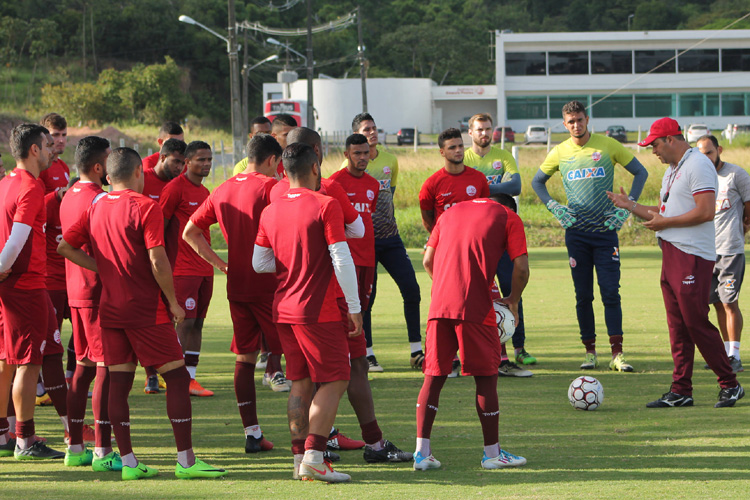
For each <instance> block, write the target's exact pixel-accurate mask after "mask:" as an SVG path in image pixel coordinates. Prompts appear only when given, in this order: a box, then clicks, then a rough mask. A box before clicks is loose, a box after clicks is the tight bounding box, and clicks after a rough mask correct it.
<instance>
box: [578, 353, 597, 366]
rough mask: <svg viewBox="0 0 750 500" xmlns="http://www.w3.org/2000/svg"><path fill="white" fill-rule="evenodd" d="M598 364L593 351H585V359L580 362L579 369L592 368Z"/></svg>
mask: <svg viewBox="0 0 750 500" xmlns="http://www.w3.org/2000/svg"><path fill="white" fill-rule="evenodd" d="M598 366H599V360H598V359H596V354H594V353H593V352H587V353H586V359H584V361H583V363H581V370H593V369H594V368H597V367H598Z"/></svg>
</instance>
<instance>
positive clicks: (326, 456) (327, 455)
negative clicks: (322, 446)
mask: <svg viewBox="0 0 750 500" xmlns="http://www.w3.org/2000/svg"><path fill="white" fill-rule="evenodd" d="M323 460H327V461H329V462H331V463H333V462H338V461H339V460H341V455H339V454H338V453H334V452H332V451H331V450H325V451H324V452H323Z"/></svg>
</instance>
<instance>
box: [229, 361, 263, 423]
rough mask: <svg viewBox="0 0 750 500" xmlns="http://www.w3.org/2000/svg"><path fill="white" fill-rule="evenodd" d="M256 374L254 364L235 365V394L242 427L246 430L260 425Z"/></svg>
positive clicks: (236, 363)
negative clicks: (256, 396)
mask: <svg viewBox="0 0 750 500" xmlns="http://www.w3.org/2000/svg"><path fill="white" fill-rule="evenodd" d="M254 373H255V364H254V363H245V362H244V361H236V362H235V363H234V394H235V396H236V397H237V408H238V409H239V411H240V419H241V420H242V427H245V428H247V427H251V426H253V425H258V409H257V407H256V399H255V380H254Z"/></svg>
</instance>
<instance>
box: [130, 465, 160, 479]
mask: <svg viewBox="0 0 750 500" xmlns="http://www.w3.org/2000/svg"><path fill="white" fill-rule="evenodd" d="M158 475H159V471H158V470H156V469H154V468H152V467H149V466H148V465H143V464H142V463H140V462H139V463H138V465H136V466H135V467H128V466H127V465H123V466H122V480H123V481H132V480H134V479H146V478H149V477H155V476H158Z"/></svg>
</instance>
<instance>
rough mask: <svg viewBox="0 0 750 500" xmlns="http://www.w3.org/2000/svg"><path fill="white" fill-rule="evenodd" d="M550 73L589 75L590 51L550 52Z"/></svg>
mask: <svg viewBox="0 0 750 500" xmlns="http://www.w3.org/2000/svg"><path fill="white" fill-rule="evenodd" d="M548 56H549V74H550V75H588V74H589V53H588V52H549V53H548Z"/></svg>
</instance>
